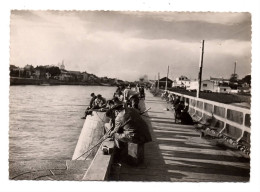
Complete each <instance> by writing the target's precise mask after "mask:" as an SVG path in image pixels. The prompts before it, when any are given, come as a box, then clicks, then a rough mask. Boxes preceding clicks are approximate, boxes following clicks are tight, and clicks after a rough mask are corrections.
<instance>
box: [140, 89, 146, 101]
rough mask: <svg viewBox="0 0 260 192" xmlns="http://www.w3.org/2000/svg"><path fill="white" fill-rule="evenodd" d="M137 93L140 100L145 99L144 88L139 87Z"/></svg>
mask: <svg viewBox="0 0 260 192" xmlns="http://www.w3.org/2000/svg"><path fill="white" fill-rule="evenodd" d="M139 93H140V98H143V99H145V93H144V87H143V86H141V87H140V88H139Z"/></svg>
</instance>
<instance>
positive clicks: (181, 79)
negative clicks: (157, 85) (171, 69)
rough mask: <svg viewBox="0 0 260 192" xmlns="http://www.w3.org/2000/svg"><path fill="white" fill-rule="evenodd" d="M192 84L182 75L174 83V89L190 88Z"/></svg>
mask: <svg viewBox="0 0 260 192" xmlns="http://www.w3.org/2000/svg"><path fill="white" fill-rule="evenodd" d="M190 83H191V81H190V79H188V78H187V77H185V76H183V75H182V76H180V77H177V78H176V79H175V80H174V81H173V83H172V87H181V88H188V87H190Z"/></svg>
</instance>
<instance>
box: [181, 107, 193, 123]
mask: <svg viewBox="0 0 260 192" xmlns="http://www.w3.org/2000/svg"><path fill="white" fill-rule="evenodd" d="M188 109H189V107H188V106H185V107H184V109H183V110H182V112H181V115H180V119H181V124H183V125H193V124H194V123H193V120H192V118H191V116H190V114H189V113H188Z"/></svg>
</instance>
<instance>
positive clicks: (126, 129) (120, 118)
mask: <svg viewBox="0 0 260 192" xmlns="http://www.w3.org/2000/svg"><path fill="white" fill-rule="evenodd" d="M109 111H110V112H109ZM109 111H108V112H107V113H110V114H111V113H113V114H114V118H115V127H114V129H113V130H112V131H111V133H110V136H114V141H115V146H116V148H115V160H126V161H128V163H141V162H142V161H143V159H142V158H140V157H143V156H142V154H138V152H137V154H136V156H137V157H136V158H137V159H138V162H136V161H135V162H129V159H127V155H124V153H125V152H126V151H127V147H128V144H129V143H131V144H138V145H140V146H143V144H145V143H147V142H150V141H152V137H151V134H150V132H149V127H148V125H147V124H146V122H145V121H144V120H143V119H142V117H141V115H140V114H139V112H138V111H137V110H135V109H133V108H124V107H123V105H115V106H114V107H112V109H111V110H109ZM111 111H112V112H111ZM110 116H111V115H110ZM136 146H137V145H136ZM137 151H138V150H137ZM139 155H140V156H139Z"/></svg>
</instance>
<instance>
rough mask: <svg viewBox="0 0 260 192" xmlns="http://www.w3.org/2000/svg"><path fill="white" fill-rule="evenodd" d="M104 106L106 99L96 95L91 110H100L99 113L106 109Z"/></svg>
mask: <svg viewBox="0 0 260 192" xmlns="http://www.w3.org/2000/svg"><path fill="white" fill-rule="evenodd" d="M106 104H107V103H106V99H105V98H104V97H102V95H100V94H98V95H97V98H96V99H95V101H94V104H93V107H92V109H100V111H102V110H103V109H104V108H105V107H106Z"/></svg>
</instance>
